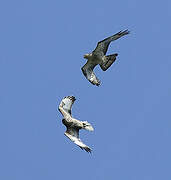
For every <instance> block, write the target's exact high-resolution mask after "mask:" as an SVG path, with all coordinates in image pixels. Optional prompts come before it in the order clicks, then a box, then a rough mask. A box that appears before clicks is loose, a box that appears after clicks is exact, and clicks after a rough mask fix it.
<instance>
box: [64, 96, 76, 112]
mask: <svg viewBox="0 0 171 180" xmlns="http://www.w3.org/2000/svg"><path fill="white" fill-rule="evenodd" d="M75 100H76V99H75V97H74V96H66V97H64V98H63V99H62V101H61V103H63V104H64V105H63V109H64V110H65V111H66V112H67V113H69V114H70V115H71V108H72V105H73V103H74V101H75Z"/></svg>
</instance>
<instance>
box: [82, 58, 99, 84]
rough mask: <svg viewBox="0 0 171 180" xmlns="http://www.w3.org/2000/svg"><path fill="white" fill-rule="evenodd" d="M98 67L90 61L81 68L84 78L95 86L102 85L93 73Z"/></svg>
mask: <svg viewBox="0 0 171 180" xmlns="http://www.w3.org/2000/svg"><path fill="white" fill-rule="evenodd" d="M96 65H97V63H95V62H93V61H91V60H88V61H87V63H86V64H85V65H84V66H83V67H82V68H81V70H82V72H83V74H84V76H85V77H86V78H87V79H88V80H89V81H90V82H91V83H92V84H93V85H96V86H99V85H100V81H99V79H98V78H97V77H96V75H95V73H94V72H93V69H94V67H95V66H96Z"/></svg>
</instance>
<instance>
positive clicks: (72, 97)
mask: <svg viewBox="0 0 171 180" xmlns="http://www.w3.org/2000/svg"><path fill="white" fill-rule="evenodd" d="M64 98H69V99H70V100H71V101H75V100H76V98H75V97H74V96H65V97H64Z"/></svg>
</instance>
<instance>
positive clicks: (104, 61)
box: [81, 30, 129, 86]
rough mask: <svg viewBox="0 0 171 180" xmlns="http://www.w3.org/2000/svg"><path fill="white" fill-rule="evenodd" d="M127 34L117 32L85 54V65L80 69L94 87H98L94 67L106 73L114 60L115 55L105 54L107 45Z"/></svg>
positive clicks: (98, 82)
mask: <svg viewBox="0 0 171 180" xmlns="http://www.w3.org/2000/svg"><path fill="white" fill-rule="evenodd" d="M127 34H129V31H128V30H125V31H119V32H118V33H116V34H114V35H113V36H110V37H108V38H106V39H104V40H102V41H100V42H98V43H97V46H96V48H95V50H94V51H93V52H92V53H90V54H85V55H84V58H85V59H87V63H86V64H85V65H84V66H83V67H82V68H81V70H82V72H83V74H84V76H85V77H86V78H87V79H88V80H89V81H90V82H91V83H92V84H93V85H96V86H99V85H100V81H99V79H98V78H97V77H96V75H95V73H94V72H93V69H94V68H95V66H96V65H98V64H99V65H100V67H101V69H102V70H103V71H106V70H107V69H108V68H109V67H110V66H111V65H112V64H113V63H114V62H115V60H116V56H117V55H118V54H117V53H115V54H111V55H107V56H106V52H107V50H108V47H109V44H110V43H111V42H112V41H115V40H117V39H119V38H120V37H122V36H124V35H127Z"/></svg>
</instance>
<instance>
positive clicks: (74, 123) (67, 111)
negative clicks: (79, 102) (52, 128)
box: [58, 96, 94, 153]
mask: <svg viewBox="0 0 171 180" xmlns="http://www.w3.org/2000/svg"><path fill="white" fill-rule="evenodd" d="M75 100H76V99H75V97H74V96H67V97H64V98H63V99H62V101H61V103H60V105H59V107H58V109H59V111H60V112H61V114H62V115H63V117H64V118H63V119H62V123H63V124H64V125H65V126H66V128H67V130H66V132H65V133H64V134H65V135H66V136H67V137H68V138H69V139H70V140H71V141H73V142H74V143H75V144H76V145H78V146H79V147H80V148H81V149H84V150H85V151H87V152H90V153H91V151H92V150H91V149H90V147H88V146H87V145H85V144H84V143H83V142H82V141H81V139H80V138H79V130H80V129H85V130H88V131H93V130H94V129H93V127H92V125H91V124H90V123H88V122H87V121H79V120H77V119H75V118H73V117H72V115H71V108H72V105H73V103H74V101H75Z"/></svg>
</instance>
